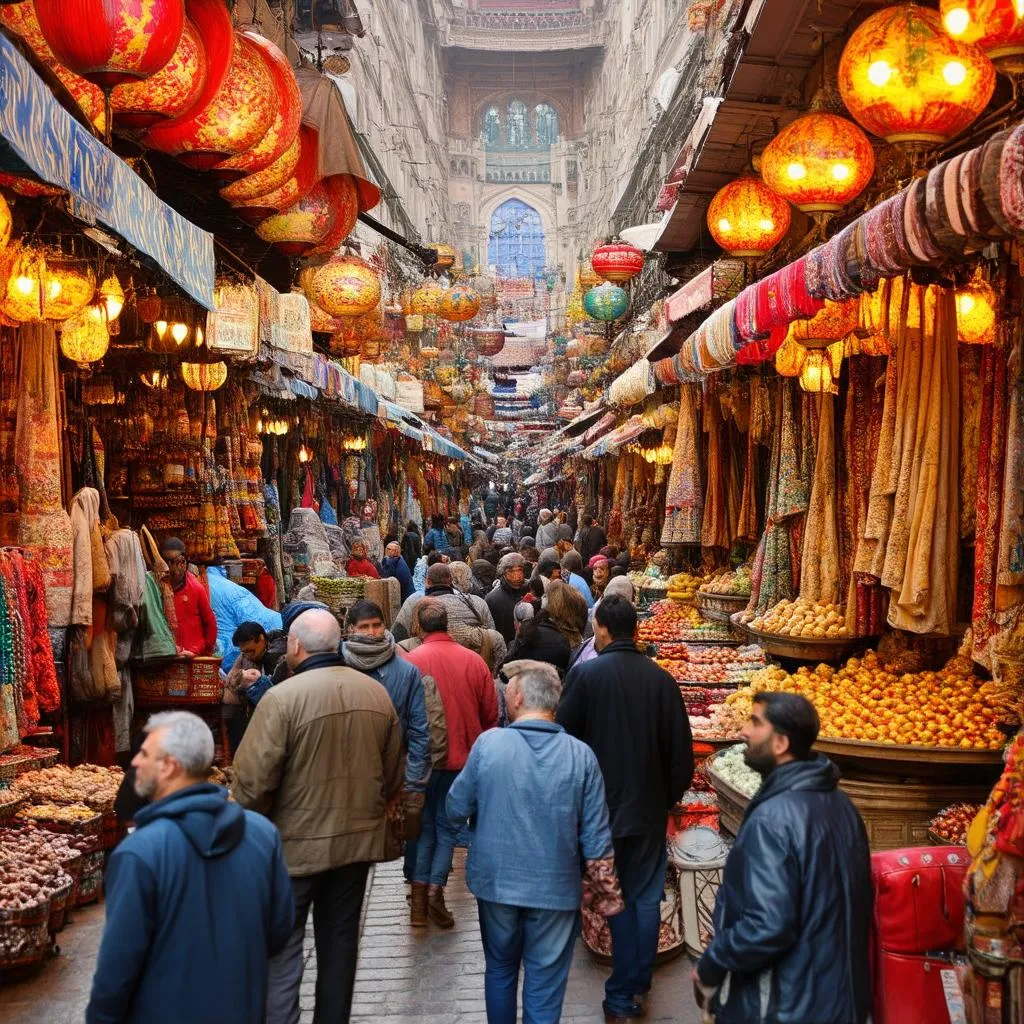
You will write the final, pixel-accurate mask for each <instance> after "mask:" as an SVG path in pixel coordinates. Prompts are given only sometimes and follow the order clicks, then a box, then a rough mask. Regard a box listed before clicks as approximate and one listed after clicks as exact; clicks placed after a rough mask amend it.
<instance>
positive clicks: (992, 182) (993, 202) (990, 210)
mask: <svg viewBox="0 0 1024 1024" xmlns="http://www.w3.org/2000/svg"><path fill="white" fill-rule="evenodd" d="M1009 137H1010V131H1009V129H1004V130H1003V131H1001V132H996V134H995V135H993V136H992V137H991V138H990V139H989V140H988V142H986V143H985V145H984V147H983V148H982V151H981V201H982V206H983V207H984V208H985V212H986V213H987V214H988V216H989V218H990V220H991V222H992V226H991V227H990V228H989V230H988V232H986V235H985V237H986V238H990V239H993V240H995V241H999V240H1002V239H1004V238H1010V237H1011V236H1012V235H1013V228H1012V226H1011V225H1010V222H1009V221H1008V220H1007V219H1006V216H1005V215H1004V214H1003V204H1002V200H1001V194H1000V185H1001V181H1002V176H1001V174H1000V166H1001V164H1002V157H1003V146H1004V145H1005V144H1006V140H1007V139H1008V138H1009Z"/></svg>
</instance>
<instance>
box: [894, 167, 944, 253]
mask: <svg viewBox="0 0 1024 1024" xmlns="http://www.w3.org/2000/svg"><path fill="white" fill-rule="evenodd" d="M903 233H904V236H905V237H906V239H907V248H908V249H909V250H910V255H911V256H912V257H913V258H914V259H915V260H916V261H917V262H919V263H924V264H926V265H929V266H930V265H931V264H933V263H940V262H941V261H942V260H943V259H944V258H945V257H944V255H943V252H942V250H941V249H940V248H939V246H938V245H937V244H936V242H935V239H934V238H932V236H931V233H930V231H929V228H928V189H927V185H926V183H925V180H924V178H915V179H914V181H913V182H912V183H911V184H910V185H909V186H908V188H907V201H906V203H905V204H904V206H903Z"/></svg>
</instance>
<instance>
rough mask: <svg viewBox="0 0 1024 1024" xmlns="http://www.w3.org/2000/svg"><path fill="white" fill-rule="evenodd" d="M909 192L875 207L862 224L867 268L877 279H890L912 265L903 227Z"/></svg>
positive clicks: (899, 194) (863, 219)
mask: <svg viewBox="0 0 1024 1024" xmlns="http://www.w3.org/2000/svg"><path fill="white" fill-rule="evenodd" d="M906 201H907V192H906V190H904V191H902V192H898V193H897V194H896V195H894V196H892V197H891V198H889V199H886V201H885V202H884V203H879V205H878V206H874V207H872V208H871V209H870V210H869V211H868V212H867V213H865V214H864V216H863V217H862V218H861V221H862V222H863V225H864V239H865V243H866V258H865V261H864V262H865V266H866V267H868V268H870V270H871V271H873V272H874V273H875V274H876V275H877V276H878V277H891V276H893V275H894V274H898V273H900V272H901V271H902V270H904V269H906V268H907V267H909V266H910V265H911V262H912V259H911V255H910V251H909V249H908V248H907V239H906V234H905V231H904V227H903V213H904V208H905V205H906Z"/></svg>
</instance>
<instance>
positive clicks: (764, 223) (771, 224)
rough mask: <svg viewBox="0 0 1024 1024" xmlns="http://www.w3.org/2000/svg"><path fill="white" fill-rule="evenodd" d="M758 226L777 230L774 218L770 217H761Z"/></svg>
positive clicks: (767, 229) (765, 229) (766, 229)
mask: <svg viewBox="0 0 1024 1024" xmlns="http://www.w3.org/2000/svg"><path fill="white" fill-rule="evenodd" d="M757 226H758V227H759V228H760V229H761V230H762V231H774V230H775V221H773V220H769V219H768V218H767V217H762V218H761V219H760V220H759V221H758V222H757Z"/></svg>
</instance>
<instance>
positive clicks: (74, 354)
mask: <svg viewBox="0 0 1024 1024" xmlns="http://www.w3.org/2000/svg"><path fill="white" fill-rule="evenodd" d="M109 347H110V331H109V329H108V328H107V313H106V310H105V309H104V308H103V307H102V306H100V305H92V306H88V307H87V308H86V309H84V310H83V311H82V312H81V313H79V314H78V315H77V316H73V317H71V318H70V319H69V320H65V321H64V324H63V326H62V327H61V331H60V350H61V352H63V353H64V355H65V356H66V357H67V358H68V359H70V360H71V361H72V362H75V363H78V364H79V365H82V366H84V365H86V364H88V363H95V362H96V361H97V360H98V359H102V358H103V357H104V356H105V355H106V354H107V349H108V348H109Z"/></svg>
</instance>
